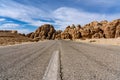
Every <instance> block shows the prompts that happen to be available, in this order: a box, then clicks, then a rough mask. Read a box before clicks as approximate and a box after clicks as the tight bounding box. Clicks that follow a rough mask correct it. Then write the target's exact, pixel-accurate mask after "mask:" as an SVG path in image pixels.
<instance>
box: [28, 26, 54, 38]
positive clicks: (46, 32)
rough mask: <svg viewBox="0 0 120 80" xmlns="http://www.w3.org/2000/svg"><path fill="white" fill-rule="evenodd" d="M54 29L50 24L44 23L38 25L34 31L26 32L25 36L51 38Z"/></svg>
mask: <svg viewBox="0 0 120 80" xmlns="http://www.w3.org/2000/svg"><path fill="white" fill-rule="evenodd" d="M55 32H56V31H55V29H54V27H53V26H52V25H49V24H44V25H42V26H40V27H39V28H38V29H37V30H36V31H35V32H33V33H30V34H28V35H27V36H28V37H30V38H33V39H37V40H44V39H48V40H50V39H52V36H53V34H54V33H55Z"/></svg>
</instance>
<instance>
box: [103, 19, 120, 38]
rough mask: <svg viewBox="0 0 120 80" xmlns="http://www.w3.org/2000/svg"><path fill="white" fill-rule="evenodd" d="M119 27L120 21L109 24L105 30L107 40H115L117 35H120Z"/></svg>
mask: <svg viewBox="0 0 120 80" xmlns="http://www.w3.org/2000/svg"><path fill="white" fill-rule="evenodd" d="M118 25H120V20H114V21H112V22H109V23H108V25H107V26H106V27H105V28H104V34H105V38H115V35H116V34H117V35H118V34H119V30H117V29H119V26H118ZM117 26H118V28H117ZM116 31H117V32H116Z"/></svg>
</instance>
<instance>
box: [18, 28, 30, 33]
mask: <svg viewBox="0 0 120 80" xmlns="http://www.w3.org/2000/svg"><path fill="white" fill-rule="evenodd" d="M16 30H17V31H18V32H19V33H25V34H28V33H30V32H31V30H29V29H16Z"/></svg>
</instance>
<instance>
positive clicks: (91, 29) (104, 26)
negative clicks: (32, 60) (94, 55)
mask: <svg viewBox="0 0 120 80" xmlns="http://www.w3.org/2000/svg"><path fill="white" fill-rule="evenodd" d="M27 36H28V37H30V38H32V39H37V40H44V39H48V40H50V39H53V40H54V39H72V40H74V39H90V38H117V37H120V19H117V20H114V21H112V22H108V21H107V20H104V21H101V22H97V21H93V22H91V23H89V24H86V25H85V26H81V25H77V26H75V25H74V24H72V25H71V26H67V27H66V28H65V30H64V31H61V30H58V31H56V30H55V29H54V27H53V26H52V25H50V24H45V25H42V26H40V27H39V28H38V29H37V30H36V31H35V32H33V33H30V34H28V35H27Z"/></svg>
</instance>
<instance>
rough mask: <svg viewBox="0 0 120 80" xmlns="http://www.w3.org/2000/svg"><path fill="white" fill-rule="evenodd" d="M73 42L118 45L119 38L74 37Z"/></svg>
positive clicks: (119, 44)
mask: <svg viewBox="0 0 120 80" xmlns="http://www.w3.org/2000/svg"><path fill="white" fill-rule="evenodd" d="M74 41H75V42H83V43H92V44H102V45H116V46H120V38H113V39H112V38H111V39H104V38H101V39H86V40H80V39H76V40H74Z"/></svg>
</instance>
